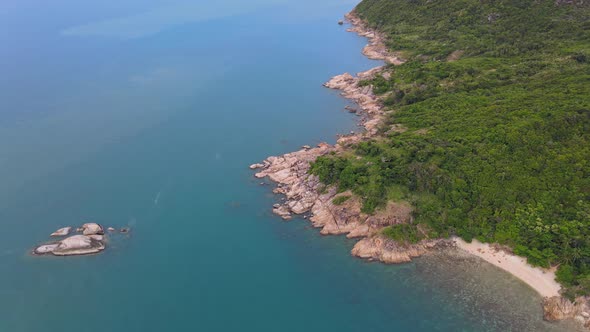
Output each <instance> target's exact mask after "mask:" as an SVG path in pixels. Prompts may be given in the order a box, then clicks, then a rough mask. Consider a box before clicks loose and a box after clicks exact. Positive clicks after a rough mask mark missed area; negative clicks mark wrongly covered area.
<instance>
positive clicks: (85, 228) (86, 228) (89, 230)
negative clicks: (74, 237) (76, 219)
mask: <svg viewBox="0 0 590 332" xmlns="http://www.w3.org/2000/svg"><path fill="white" fill-rule="evenodd" d="M82 234H84V235H95V234H99V235H102V234H104V230H103V229H102V226H101V225H99V224H97V223H94V222H90V223H86V224H84V225H82Z"/></svg>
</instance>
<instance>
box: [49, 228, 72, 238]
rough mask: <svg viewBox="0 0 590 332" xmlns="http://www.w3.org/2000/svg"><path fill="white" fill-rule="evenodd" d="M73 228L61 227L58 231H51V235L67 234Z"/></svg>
mask: <svg viewBox="0 0 590 332" xmlns="http://www.w3.org/2000/svg"><path fill="white" fill-rule="evenodd" d="M71 229H72V227H63V228H60V229H58V230H57V231H55V232H53V233H51V236H66V235H68V234H70V230H71Z"/></svg>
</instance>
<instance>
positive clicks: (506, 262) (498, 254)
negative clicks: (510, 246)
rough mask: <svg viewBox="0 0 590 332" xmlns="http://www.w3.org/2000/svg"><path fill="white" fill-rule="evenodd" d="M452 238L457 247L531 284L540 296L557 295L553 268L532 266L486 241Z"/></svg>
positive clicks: (557, 287)
mask: <svg viewBox="0 0 590 332" xmlns="http://www.w3.org/2000/svg"><path fill="white" fill-rule="evenodd" d="M453 240H454V241H455V243H456V244H457V247H458V248H459V249H462V250H464V251H467V252H468V253H470V254H473V255H475V256H477V257H480V258H482V259H484V260H485V261H487V262H489V263H491V264H493V265H495V266H497V267H499V268H501V269H502V270H504V271H506V272H508V273H510V274H512V275H514V276H515V277H517V278H518V279H520V280H522V281H524V282H525V283H527V284H528V285H529V286H531V287H532V288H533V289H534V290H536V291H537V292H538V293H539V294H541V296H543V297H552V296H559V290H560V289H561V286H560V285H559V284H558V283H557V281H555V271H554V270H553V269H542V268H539V267H533V266H531V265H530V264H528V263H527V261H526V258H523V257H519V256H516V255H514V254H511V253H508V252H505V251H502V250H497V249H496V248H493V247H492V246H490V245H489V244H488V243H481V242H479V241H477V240H475V239H474V240H473V241H472V242H471V243H467V242H465V241H463V240H462V239H460V238H458V237H454V238H453Z"/></svg>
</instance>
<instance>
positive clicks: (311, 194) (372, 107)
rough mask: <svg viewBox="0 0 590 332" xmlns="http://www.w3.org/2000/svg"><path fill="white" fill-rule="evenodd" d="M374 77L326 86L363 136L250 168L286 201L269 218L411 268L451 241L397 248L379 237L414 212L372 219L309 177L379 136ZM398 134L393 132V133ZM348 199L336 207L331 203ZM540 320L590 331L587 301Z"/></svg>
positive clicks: (556, 308) (565, 303)
mask: <svg viewBox="0 0 590 332" xmlns="http://www.w3.org/2000/svg"><path fill="white" fill-rule="evenodd" d="M345 18H346V20H347V21H348V22H349V23H350V24H351V27H350V28H348V29H347V31H349V32H354V33H357V34H358V35H359V36H363V37H366V38H367V39H368V44H367V45H366V46H365V47H364V48H363V51H362V52H363V54H364V55H365V56H367V57H368V58H370V59H375V60H382V61H384V62H385V63H386V64H391V65H400V64H402V63H403V62H404V60H403V59H402V58H401V57H400V55H399V54H397V53H393V52H390V51H389V50H388V49H387V47H386V44H385V41H386V38H385V36H384V35H383V34H381V33H380V32H378V31H375V30H373V29H370V28H369V27H368V26H367V25H366V24H365V23H364V22H363V21H362V20H361V19H360V18H359V17H358V16H356V14H355V13H354V11H353V12H351V13H348V14H346V15H345ZM375 75H383V76H384V77H388V76H389V75H390V73H389V72H388V71H387V66H386V65H383V66H378V67H375V68H372V69H369V70H367V71H364V72H361V73H358V74H356V75H351V74H349V73H344V74H342V75H337V76H334V77H332V78H331V79H330V80H329V81H328V82H326V83H325V84H324V86H325V87H327V88H330V89H337V90H340V91H341V93H340V94H341V95H342V96H343V97H344V98H347V99H349V100H351V101H353V102H354V103H356V104H357V105H358V110H354V112H356V113H357V115H360V116H361V121H360V124H361V125H362V126H363V127H364V129H365V131H364V132H361V133H351V134H349V135H342V136H340V137H339V139H338V140H337V142H336V144H334V145H330V144H328V143H320V144H318V145H317V146H315V147H310V146H303V147H302V148H301V149H300V150H298V151H295V152H291V153H287V154H284V155H281V156H271V157H268V158H267V159H265V160H264V161H262V162H260V163H256V164H252V165H250V169H252V170H256V171H257V173H256V174H255V177H256V178H259V179H261V178H266V177H268V178H269V179H270V180H271V181H273V182H275V183H276V184H277V187H276V188H275V189H274V190H273V193H275V194H281V195H283V196H284V198H283V201H282V202H281V203H277V204H275V205H274V206H273V213H275V214H276V215H278V216H280V217H281V218H282V219H284V220H289V219H291V218H292V217H293V215H299V216H302V217H303V218H304V219H308V220H309V221H310V222H311V223H312V225H313V226H314V227H317V228H320V229H321V230H320V233H321V234H322V235H340V234H345V235H346V236H347V237H348V238H359V241H358V242H357V243H356V244H355V245H354V247H353V248H352V250H351V254H352V255H353V256H356V257H359V258H363V259H369V260H376V261H380V262H383V263H388V264H395V263H406V262H410V261H411V260H412V259H413V258H415V257H419V256H422V255H425V254H427V253H429V252H432V251H434V250H440V249H441V248H450V247H456V246H457V244H456V242H455V241H454V240H453V239H428V240H423V241H420V242H418V243H415V244H409V243H398V242H396V241H394V240H392V239H390V238H387V237H386V236H384V235H383V234H382V230H383V228H384V227H387V226H390V225H395V224H401V223H409V222H412V207H411V206H410V205H409V204H407V203H403V202H401V203H400V202H389V203H388V204H387V206H386V207H385V208H384V209H382V210H379V211H376V213H375V214H373V215H367V214H365V213H363V212H362V211H361V200H360V198H359V197H357V196H355V195H353V194H352V193H351V192H343V193H338V192H337V190H336V188H333V187H326V186H324V185H323V184H321V183H320V181H319V179H318V177H317V176H315V175H311V174H309V173H308V171H309V169H310V167H311V163H312V162H313V161H315V160H316V159H317V158H318V157H320V156H323V155H326V154H329V153H336V154H338V153H342V152H345V151H346V150H347V149H348V148H349V147H350V145H352V144H355V143H358V142H361V141H363V140H368V139H370V138H371V137H373V136H375V135H376V134H377V131H378V128H379V126H380V124H381V123H382V120H383V105H382V102H381V100H380V98H379V97H378V96H376V95H375V94H374V93H373V87H372V86H371V85H361V84H360V82H361V81H364V80H368V79H370V78H372V77H374V76H375ZM392 130H396V127H395V126H394V127H392ZM341 196H348V198H347V199H346V200H345V201H344V202H343V203H340V204H336V203H334V199H335V198H338V197H341ZM542 307H543V312H544V318H545V319H546V320H548V321H555V320H562V319H575V320H577V321H579V322H580V323H582V324H583V325H584V326H585V327H590V306H589V305H588V300H587V299H586V298H581V297H580V298H578V299H576V301H575V302H571V301H569V300H568V299H565V298H564V297H562V296H553V297H545V298H544V299H543V303H542Z"/></svg>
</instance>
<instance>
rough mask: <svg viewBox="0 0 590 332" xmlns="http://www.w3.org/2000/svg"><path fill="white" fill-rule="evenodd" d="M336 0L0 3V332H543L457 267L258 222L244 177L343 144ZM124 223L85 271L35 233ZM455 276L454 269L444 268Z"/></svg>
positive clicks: (263, 204) (342, 60) (486, 270)
mask: <svg viewBox="0 0 590 332" xmlns="http://www.w3.org/2000/svg"><path fill="white" fill-rule="evenodd" d="M355 4H356V3H355V1H349V0H317V1H310V0H298V1H295V0H253V1H249V2H244V1H237V0H218V1H215V2H214V3H205V2H199V3H196V2H194V1H193V2H189V1H184V2H183V1H177V0H173V1H162V0H157V1H156V0H150V1H139V0H134V1H126V2H119V1H73V0H55V1H26V0H25V1H18V2H17V1H10V2H8V3H6V2H3V3H1V4H0V22H1V23H0V25H1V26H2V29H0V43H1V45H2V47H1V48H0V73H2V75H0V151H1V154H0V183H2V186H1V187H0V226H1V227H2V232H1V233H0V234H1V235H0V238H1V241H0V331H15V332H20V331H66V332H67V331H115V332H116V331H127V332H128V331H234V330H240V331H242V330H256V331H277V330H281V331H303V330H307V331H316V330H317V331H319V330H325V331H336V330H338V331H360V330H364V331H508V330H514V331H543V330H547V331H552V330H563V329H565V328H566V327H565V326H564V325H552V324H547V323H544V322H542V320H541V317H540V315H541V313H540V310H539V307H538V303H539V301H540V298H539V297H538V296H537V295H535V293H534V292H533V291H532V290H531V289H529V288H528V287H527V286H526V285H523V284H522V283H520V282H518V281H516V280H514V279H513V278H511V277H510V276H508V275H506V274H504V273H502V272H500V271H498V270H496V269H495V268H493V267H491V266H488V265H486V264H481V263H480V262H478V261H474V260H471V259H468V258H461V257H460V258H457V257H453V256H452V255H451V256H448V255H444V254H441V255H435V256H431V257H426V258H423V259H419V260H417V261H416V262H414V263H411V264H406V265H399V266H385V265H382V264H377V263H367V262H364V261H361V260H358V259H355V258H352V257H350V256H349V254H348V252H349V250H350V248H351V246H352V245H353V243H354V242H353V241H351V240H347V239H345V238H343V237H322V236H320V235H319V234H318V232H317V230H314V229H312V228H311V227H310V226H309V225H308V224H307V223H306V222H304V221H301V220H294V221H292V222H288V223H286V222H282V221H279V220H278V219H277V218H275V217H273V216H272V215H271V214H270V207H271V205H272V203H273V202H274V201H275V200H276V199H277V198H276V197H274V196H273V195H272V194H271V193H270V188H269V187H268V186H261V185H259V181H257V180H255V179H253V177H252V172H251V171H249V170H248V168H247V166H248V165H249V164H251V163H253V162H257V161H259V160H262V159H263V158H265V157H266V156H268V155H272V154H280V153H284V152H288V151H291V150H293V149H296V148H298V147H299V146H301V145H302V144H314V143H317V142H320V141H324V140H327V141H330V142H333V141H334V139H335V134H336V133H338V132H346V131H349V130H351V129H355V128H356V127H355V120H356V119H355V118H354V117H353V116H351V115H350V114H348V113H347V112H345V111H343V107H344V106H345V105H346V103H347V102H346V101H345V100H343V99H341V98H340V97H339V96H338V94H337V92H334V91H329V90H327V89H324V88H323V87H322V86H321V83H323V82H324V81H326V80H327V79H329V77H331V76H333V75H336V74H340V73H342V72H344V71H349V72H357V71H361V70H364V69H368V68H370V67H371V66H374V65H376V63H375V62H371V61H369V60H367V59H365V58H364V57H363V56H362V55H361V54H360V49H361V48H362V46H363V45H364V43H365V40H363V39H362V38H359V37H357V36H355V35H353V34H350V33H346V32H344V27H341V26H338V25H337V24H336V22H337V20H338V19H339V18H340V17H341V16H342V14H344V13H345V12H347V11H348V10H350V9H351V8H352V7H354V5H355ZM87 220H95V221H97V222H100V223H102V224H103V225H105V226H115V227H123V226H130V227H131V228H132V232H131V234H130V236H127V237H124V236H114V237H113V238H112V239H111V242H110V244H109V247H108V249H107V250H106V251H105V252H104V253H102V254H100V255H96V256H85V257H69V258H54V257H32V256H30V255H29V250H30V249H31V248H32V247H33V246H34V245H35V244H37V243H39V242H42V241H45V240H46V239H47V237H48V234H50V233H51V232H52V231H54V230H55V229H57V228H58V227H62V226H66V225H74V226H76V225H79V224H81V223H82V222H84V221H87ZM457 270H459V272H457Z"/></svg>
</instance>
